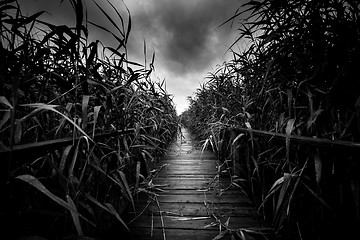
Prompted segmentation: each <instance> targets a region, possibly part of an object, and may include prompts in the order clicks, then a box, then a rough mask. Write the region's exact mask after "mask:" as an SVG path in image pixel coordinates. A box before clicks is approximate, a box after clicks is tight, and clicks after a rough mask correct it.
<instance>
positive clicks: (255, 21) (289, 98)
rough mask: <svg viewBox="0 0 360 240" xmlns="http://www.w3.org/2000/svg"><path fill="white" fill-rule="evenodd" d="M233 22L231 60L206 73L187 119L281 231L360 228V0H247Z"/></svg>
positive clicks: (300, 233) (301, 234)
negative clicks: (234, 35)
mask: <svg viewBox="0 0 360 240" xmlns="http://www.w3.org/2000/svg"><path fill="white" fill-rule="evenodd" d="M243 9H244V10H243ZM236 21H239V24H238V25H237V26H238V30H239V31H240V35H239V37H238V39H236V41H235V42H234V45H233V46H231V51H232V53H233V59H232V60H231V61H228V62H225V63H224V64H223V65H221V66H219V67H218V69H217V70H216V71H214V72H211V73H209V76H208V79H207V80H206V82H205V83H204V85H203V86H201V88H199V89H198V91H197V92H196V94H195V96H194V97H192V98H190V99H189V101H190V107H189V109H188V110H187V111H186V112H184V113H183V114H182V116H181V117H182V123H183V124H184V125H185V126H187V127H188V128H189V129H190V130H191V131H192V132H193V133H194V134H197V137H198V138H199V139H200V140H204V141H205V144H208V146H211V147H212V149H213V150H214V151H215V152H216V153H217V155H218V156H219V158H220V159H221V160H222V161H223V162H224V163H228V166H229V169H230V171H231V173H232V179H233V183H234V185H236V186H239V187H241V188H242V189H243V190H245V191H246V192H247V194H248V195H249V197H251V199H252V200H253V201H254V204H255V205H256V206H257V207H258V208H259V211H260V212H261V213H262V214H263V215H264V217H265V218H266V219H267V220H268V222H269V223H270V224H271V225H272V226H273V227H274V228H275V230H276V233H277V236H278V237H279V238H280V239H336V238H340V239H341V238H348V237H350V236H355V235H356V236H358V235H359V233H358V230H357V229H358V228H359V225H360V223H359V216H360V214H359V170H360V164H359V156H360V152H359V144H358V143H359V142H360V78H359V66H360V6H359V3H358V1H353V0H330V1H313V0H302V1H300V0H289V1H279V0H264V1H255V0H250V1H247V3H246V4H244V5H243V6H242V7H241V8H239V9H238V11H237V12H236V13H235V15H234V16H233V17H231V18H230V19H229V20H228V21H227V22H225V23H224V24H233V25H236V23H235V22H236ZM252 130H253V131H252ZM255 130H256V132H255ZM255 133H256V134H255ZM272 133H280V134H277V135H276V136H275V135H274V134H272ZM294 135H295V137H294ZM266 136H268V137H266ZM314 139H315V140H317V141H315V140H314ZM295 140H296V141H295ZM351 238H353V237H351Z"/></svg>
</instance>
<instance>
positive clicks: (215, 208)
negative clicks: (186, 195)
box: [136, 202, 261, 218]
mask: <svg viewBox="0 0 360 240" xmlns="http://www.w3.org/2000/svg"><path fill="white" fill-rule="evenodd" d="M145 207H147V209H146V210H145V212H144V213H143V214H144V215H148V216H150V215H152V214H154V215H159V208H158V205H157V203H155V202H152V203H151V204H150V205H147V204H146V203H142V204H140V203H138V204H137V208H136V211H137V213H138V214H139V213H140V212H142V211H143V210H144V208H145ZM160 210H161V211H162V214H163V215H168V216H208V214H209V213H214V214H216V215H217V216H231V217H232V216H238V217H241V216H255V217H259V218H261V217H260V214H259V213H258V212H257V211H256V210H255V209H254V208H253V207H252V206H251V205H249V206H247V205H245V204H243V203H235V204H234V203H231V204H224V203H222V204H208V205H207V206H205V204H204V203H186V202H185V203H184V202H180V203H179V202H176V203H167V202H163V203H160Z"/></svg>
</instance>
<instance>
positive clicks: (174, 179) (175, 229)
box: [129, 129, 266, 240]
mask: <svg viewBox="0 0 360 240" xmlns="http://www.w3.org/2000/svg"><path fill="white" fill-rule="evenodd" d="M158 169H159V172H157V174H156V177H155V178H154V179H153V182H152V183H149V186H152V187H153V188H155V189H157V191H155V192H156V193H157V194H158V195H157V196H155V195H153V196H152V197H151V198H152V199H150V200H149V201H147V199H146V198H144V199H142V198H140V199H139V200H138V204H137V206H136V210H137V214H139V213H140V212H142V214H141V216H140V217H138V218H137V219H136V220H135V221H133V222H131V223H130V225H129V227H130V229H131V230H132V232H133V233H134V234H135V235H136V236H137V239H168V240H178V239H181V240H190V239H191V240H196V239H198V240H200V239H201V240H210V239H213V238H214V237H216V236H217V235H219V234H220V232H222V233H223V234H229V233H230V232H229V231H227V232H226V230H227V228H228V229H234V230H236V229H242V230H244V231H242V232H241V233H240V232H239V231H238V233H239V234H240V235H241V234H245V235H247V234H248V233H251V231H258V230H264V229H265V230H266V224H265V222H264V221H263V220H262V218H261V217H260V215H259V214H258V213H257V211H256V210H255V209H254V208H253V206H252V203H251V202H250V200H249V199H248V198H247V197H246V195H245V194H244V193H242V192H241V191H239V190H237V189H235V188H234V187H231V184H230V180H229V178H225V177H220V180H219V175H218V172H217V160H216V157H215V156H214V155H213V153H212V152H210V151H204V152H202V151H201V149H198V148H195V147H194V144H193V142H192V141H191V136H190V134H189V133H188V132H186V130H184V129H183V138H178V140H177V142H176V143H174V144H173V145H172V146H170V148H169V149H168V153H167V154H166V156H164V158H163V159H162V160H161V161H160V162H159V165H158ZM226 188H228V189H227V190H225V189H226ZM221 190H222V191H221ZM220 191H221V196H220V197H219V193H220ZM150 196H151V195H150ZM245 229H246V230H245ZM250 230H251V231H250ZM235 232H236V231H232V233H233V234H234V233H235ZM250 235H251V234H250ZM250 239H251V238H250ZM255 239H257V238H255Z"/></svg>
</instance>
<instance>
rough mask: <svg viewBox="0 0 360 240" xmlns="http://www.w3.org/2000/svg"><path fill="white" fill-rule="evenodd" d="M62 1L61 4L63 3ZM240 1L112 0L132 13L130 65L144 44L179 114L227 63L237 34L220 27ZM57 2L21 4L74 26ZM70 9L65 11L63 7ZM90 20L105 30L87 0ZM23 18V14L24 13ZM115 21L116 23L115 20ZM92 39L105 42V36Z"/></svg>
mask: <svg viewBox="0 0 360 240" xmlns="http://www.w3.org/2000/svg"><path fill="white" fill-rule="evenodd" d="M66 1H67V0H65V1H64V2H66ZM242 1H243V0H124V1H121V0H110V2H112V3H113V4H114V5H115V6H116V7H117V8H118V9H119V11H121V13H122V14H124V18H125V19H127V17H128V15H127V13H126V10H125V8H124V3H125V4H126V6H127V7H128V8H129V10H130V14H131V21H132V29H131V33H130V40H129V44H128V51H129V58H130V60H131V61H136V62H141V63H144V51H143V41H144V39H145V41H146V45H147V55H148V61H150V58H151V55H152V53H153V52H154V51H155V54H156V57H155V75H154V76H153V80H155V81H157V80H159V81H162V80H164V79H165V82H166V86H167V88H166V89H167V91H168V93H169V94H171V95H173V100H174V103H175V106H176V109H177V112H178V114H180V113H182V112H183V111H184V110H185V109H186V108H187V107H188V101H187V97H188V96H192V95H193V93H194V92H195V91H196V89H197V88H199V87H200V84H201V83H203V82H204V78H205V77H206V76H207V73H208V72H210V71H213V70H214V69H215V68H216V65H217V64H222V63H223V62H224V61H225V60H229V59H230V57H231V54H230V53H228V54H225V53H226V50H227V49H228V47H229V46H230V45H231V44H232V43H233V41H234V40H235V38H236V35H237V34H238V33H237V31H236V27H233V28H230V24H228V25H225V26H222V27H220V28H219V27H218V26H219V25H220V24H221V23H223V22H224V21H226V20H227V19H228V18H230V17H231V16H232V15H233V14H234V13H235V11H236V9H237V8H238V7H239V6H240V5H241V2H242ZM97 2H99V3H101V4H102V5H103V6H104V7H105V8H106V9H107V10H108V13H109V15H111V16H114V15H113V14H114V11H112V10H111V7H110V6H109V5H106V4H104V3H105V0H97ZM59 3H60V0H20V4H23V5H24V7H25V8H26V9H29V13H32V12H33V11H35V12H36V11H40V10H47V11H48V12H50V13H51V16H50V15H47V16H46V17H49V19H50V18H53V19H57V21H58V23H59V24H71V25H74V13H73V12H72V11H71V9H69V7H68V6H69V5H68V4H62V5H61V7H59V5H60V4H59ZM66 5H68V6H66ZM86 5H87V8H88V17H89V19H90V20H92V21H95V22H97V23H99V24H100V25H104V24H109V23H108V22H107V20H106V19H105V18H104V16H103V15H102V14H101V13H100V12H99V11H98V10H97V9H96V7H94V4H93V3H92V0H86ZM25 14H26V12H25ZM114 18H115V19H116V17H114ZM94 31H99V32H98V33H97V32H95V33H93V34H94V35H95V36H96V37H98V38H100V39H99V40H101V41H104V39H102V38H106V34H104V33H103V32H101V30H98V29H97V30H94Z"/></svg>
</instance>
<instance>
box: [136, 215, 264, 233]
mask: <svg viewBox="0 0 360 240" xmlns="http://www.w3.org/2000/svg"><path fill="white" fill-rule="evenodd" d="M161 218H162V219H161ZM228 218H229V217H220V218H219V220H220V221H221V223H225V222H226V221H227V220H228ZM162 222H164V226H165V227H166V228H167V229H169V228H171V229H192V230H201V229H218V228H219V225H218V224H217V221H216V219H215V218H213V217H210V216H194V217H192V216H184V217H181V216H162V217H160V216H146V215H142V216H141V217H139V218H138V219H137V220H135V221H134V222H133V223H131V224H129V227H132V226H133V225H136V227H141V228H150V227H151V225H153V226H154V228H162ZM263 223H264V222H262V221H261V220H260V219H259V218H257V217H254V216H252V215H250V216H241V217H237V216H234V217H230V220H229V225H228V227H229V228H232V229H239V228H252V229H262V228H265V227H267V226H266V225H264V224H263Z"/></svg>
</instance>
